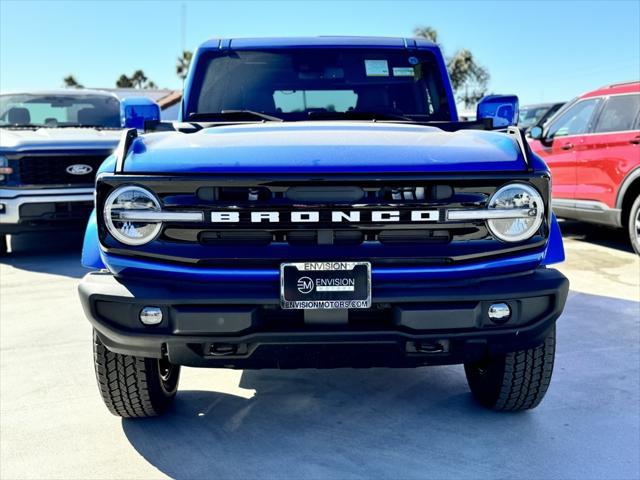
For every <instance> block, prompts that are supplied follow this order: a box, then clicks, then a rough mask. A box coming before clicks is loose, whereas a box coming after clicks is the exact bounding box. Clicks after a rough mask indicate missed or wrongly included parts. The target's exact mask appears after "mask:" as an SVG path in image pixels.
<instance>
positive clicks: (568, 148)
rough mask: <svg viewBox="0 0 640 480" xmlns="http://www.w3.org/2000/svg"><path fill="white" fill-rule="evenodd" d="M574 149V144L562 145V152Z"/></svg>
mask: <svg viewBox="0 0 640 480" xmlns="http://www.w3.org/2000/svg"><path fill="white" fill-rule="evenodd" d="M572 148H573V143H567V144H566V145H562V146H561V147H560V149H561V150H571V149H572Z"/></svg>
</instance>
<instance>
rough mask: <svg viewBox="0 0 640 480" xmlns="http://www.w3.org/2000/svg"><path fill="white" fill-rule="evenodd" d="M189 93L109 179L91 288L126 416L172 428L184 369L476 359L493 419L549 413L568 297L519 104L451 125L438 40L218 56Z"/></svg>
mask: <svg viewBox="0 0 640 480" xmlns="http://www.w3.org/2000/svg"><path fill="white" fill-rule="evenodd" d="M184 91H185V95H184V98H183V100H182V106H181V119H182V122H180V123H175V124H159V125H156V126H155V127H154V129H155V130H156V131H155V133H149V134H144V135H138V134H137V132H136V131H135V130H128V131H125V132H124V133H123V137H122V139H121V142H120V144H119V146H118V148H117V149H116V152H115V153H114V155H112V156H111V157H110V158H109V159H108V160H107V161H106V162H105V163H104V164H103V165H102V167H101V168H100V172H99V175H98V178H97V183H96V209H95V214H94V215H92V217H91V220H90V221H89V224H88V227H87V232H86V236H85V243H84V248H83V257H82V259H83V264H84V265H85V266H87V267H89V268H92V269H95V270H97V271H95V272H91V273H89V274H88V275H87V276H85V277H84V279H83V280H82V282H81V284H80V286H79V293H80V298H81V301H82V305H83V308H84V311H85V314H86V315H87V317H88V319H89V321H90V322H91V323H92V325H93V327H94V338H93V342H94V362H95V370H96V376H97V381H98V385H99V389H100V393H101V395H102V398H103V400H104V402H105V404H106V405H107V407H108V408H109V410H110V411H111V412H112V413H113V414H115V415H119V416H122V417H147V416H152V415H157V414H159V413H161V412H162V411H163V410H164V409H166V408H167V406H168V405H169V404H170V403H171V402H172V400H173V398H174V396H175V394H176V390H177V388H178V381H179V375H180V366H181V365H187V366H200V367H217V368H242V369H247V368H249V369H250V368H302V367H354V366H356V367H372V366H393V367H417V366H422V365H431V364H455V363H464V365H465V372H466V375H467V380H468V383H469V387H470V389H471V391H472V392H473V394H474V395H475V397H476V398H477V399H478V401H479V402H480V403H481V404H482V405H484V406H486V407H489V408H492V409H495V410H524V409H528V408H533V407H535V406H536V405H538V404H539V402H540V401H541V400H542V398H543V397H544V395H545V392H546V390H547V387H548V386H549V382H550V379H551V372H552V368H553V359H554V351H555V322H556V320H557V319H558V317H559V316H560V314H561V312H562V310H563V308H564V304H565V299H566V296H567V291H568V281H567V279H566V278H565V277H564V276H563V275H562V274H561V273H560V272H558V271H557V270H555V269H552V268H548V267H549V265H551V264H554V263H557V262H560V261H562V260H563V259H564V251H563V247H562V238H561V235H560V230H559V228H558V224H557V222H556V220H555V217H554V216H553V215H552V214H551V210H550V188H551V178H550V174H549V170H548V168H547V166H546V165H545V164H544V162H542V160H540V158H538V157H537V156H535V155H533V154H532V152H531V150H530V149H529V148H528V147H527V142H526V141H525V138H524V135H523V134H522V132H521V131H520V130H519V129H518V128H515V127H513V125H514V124H515V121H516V117H515V113H514V112H517V98H516V97H512V96H504V97H501V96H492V97H489V98H485V99H483V100H482V101H481V102H480V104H479V106H478V111H477V114H478V122H472V123H461V122H458V116H457V114H456V107H455V99H454V96H453V91H452V88H451V84H450V83H449V77H448V75H447V70H446V64H445V61H444V59H443V56H442V53H441V51H440V49H439V47H438V46H437V45H436V44H434V43H431V42H429V41H427V40H424V39H403V38H363V37H353V38H352V37H318V38H294V39H289V38H275V39H231V40H229V39H216V40H211V41H208V42H206V43H205V44H203V45H202V46H201V47H200V48H199V49H198V50H197V51H196V53H195V54H194V57H193V62H192V66H191V71H190V73H189V76H188V77H187V82H186V86H185V90H184ZM505 105H509V108H506V107H505ZM485 112H486V114H487V115H489V117H484V116H483V115H484V113H485ZM500 112H503V113H505V114H507V115H509V118H501V119H500V120H501V122H499V123H500V124H503V123H505V122H507V123H510V124H511V126H508V127H507V128H506V129H505V132H504V133H503V132H497V131H483V130H481V128H482V127H483V126H486V127H487V128H490V127H491V119H495V117H496V115H499V114H500ZM163 130H164V131H163ZM447 130H449V131H447Z"/></svg>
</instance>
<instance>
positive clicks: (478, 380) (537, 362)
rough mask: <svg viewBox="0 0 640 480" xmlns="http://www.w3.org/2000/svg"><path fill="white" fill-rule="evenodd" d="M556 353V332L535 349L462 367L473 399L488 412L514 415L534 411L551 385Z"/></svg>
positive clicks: (552, 331) (553, 331)
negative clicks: (490, 410) (489, 409)
mask: <svg viewBox="0 0 640 480" xmlns="http://www.w3.org/2000/svg"><path fill="white" fill-rule="evenodd" d="M555 351H556V330H555V326H554V327H553V330H551V332H549V335H547V337H546V338H545V340H544V343H543V344H542V345H540V346H538V347H536V348H531V349H529V350H521V351H519V352H511V353H508V354H506V355H500V356H495V357H489V358H486V359H484V360H482V361H480V362H477V363H465V365H464V371H465V373H466V374H467V382H468V383H469V388H470V389H471V393H473V396H474V397H475V398H476V400H478V402H480V403H481V404H482V405H484V406H485V407H487V408H491V409H493V410H498V411H517V410H528V409H530V408H535V407H537V406H538V404H539V403H540V402H541V401H542V399H543V398H544V395H545V393H547V388H549V383H550V382H551V373H552V372H553V360H554V357H555Z"/></svg>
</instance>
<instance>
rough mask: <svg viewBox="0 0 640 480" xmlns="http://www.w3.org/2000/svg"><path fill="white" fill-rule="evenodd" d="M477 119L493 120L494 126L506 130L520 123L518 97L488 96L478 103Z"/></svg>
mask: <svg viewBox="0 0 640 480" xmlns="http://www.w3.org/2000/svg"><path fill="white" fill-rule="evenodd" d="M476 118H477V119H478V120H484V119H485V118H491V119H492V120H493V126H494V127H497V128H504V127H508V126H510V125H516V124H517V123H518V97H517V96H516V95H487V96H486V97H482V99H481V100H480V102H479V103H478V108H477V111H476Z"/></svg>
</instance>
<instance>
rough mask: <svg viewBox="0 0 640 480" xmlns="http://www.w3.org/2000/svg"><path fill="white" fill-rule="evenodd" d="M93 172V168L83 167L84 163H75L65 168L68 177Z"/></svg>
mask: <svg viewBox="0 0 640 480" xmlns="http://www.w3.org/2000/svg"><path fill="white" fill-rule="evenodd" d="M91 172H93V167H91V166H90V165H85V164H84V163H76V164H75V165H69V166H68V167H67V173H68V174H69V175H87V174H88V173H91Z"/></svg>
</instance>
